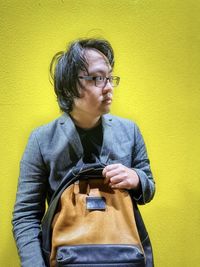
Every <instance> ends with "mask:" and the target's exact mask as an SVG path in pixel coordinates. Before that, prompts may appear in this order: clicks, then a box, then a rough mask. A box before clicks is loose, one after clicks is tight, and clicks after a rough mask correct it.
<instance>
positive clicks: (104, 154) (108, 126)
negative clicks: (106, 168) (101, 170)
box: [100, 115, 113, 164]
mask: <svg viewBox="0 0 200 267" xmlns="http://www.w3.org/2000/svg"><path fill="white" fill-rule="evenodd" d="M102 126H103V144H102V149H101V154H100V161H101V162H102V163H104V164H107V163H108V160H109V156H110V153H111V151H113V133H112V118H111V116H109V115H103V116H102Z"/></svg>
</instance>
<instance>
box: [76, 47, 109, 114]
mask: <svg viewBox="0 0 200 267" xmlns="http://www.w3.org/2000/svg"><path fill="white" fill-rule="evenodd" d="M85 57H86V59H87V63H88V73H87V72H85V71H80V73H79V76H94V77H96V76H103V77H110V76H111V75H112V68H111V66H110V64H109V61H108V59H107V58H106V57H105V56H104V55H103V54H102V53H101V52H99V51H97V50H94V49H88V50H87V51H86V53H85ZM80 82H81V84H82V86H83V88H79V90H80V98H76V99H74V105H73V111H72V112H78V113H79V114H82V115H86V116H87V115H89V116H92V117H93V116H94V118H95V117H98V116H101V115H102V114H105V113H108V112H109V111H110V105H111V103H112V95H113V87H112V85H111V84H110V82H109V81H108V82H107V83H106V85H105V86H104V87H97V86H96V85H95V81H94V80H84V79H81V80H80Z"/></svg>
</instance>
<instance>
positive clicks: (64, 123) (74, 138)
mask: <svg viewBox="0 0 200 267" xmlns="http://www.w3.org/2000/svg"><path fill="white" fill-rule="evenodd" d="M60 124H61V127H62V129H63V132H64V134H65V135H66V137H67V139H68V142H69V143H70V144H71V146H72V148H73V150H74V152H75V153H76V154H77V156H78V158H81V157H82V156H83V147H82V144H81V140H80V138H79V134H78V132H77V130H76V128H75V125H74V123H73V121H72V119H71V118H70V116H69V115H67V114H66V113H64V114H63V116H61V119H60Z"/></svg>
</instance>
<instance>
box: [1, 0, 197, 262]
mask: <svg viewBox="0 0 200 267" xmlns="http://www.w3.org/2000/svg"><path fill="white" fill-rule="evenodd" d="M199 12H200V2H199V1H194V0H183V1H178V0H170V1H164V0H135V1H134V0H123V1H114V0H110V1H109V0H107V1H100V0H96V1H92V0H84V1H80V0H79V1H78V0H77V1H69V0H68V1H67V0H62V1H61V0H60V1H59V0H49V1H48V0H7V1H1V3H0V34H1V42H0V49H1V60H0V64H1V72H0V83H1V84H0V132H1V139H0V152H1V154H0V179H1V186H0V236H1V238H0V239H1V245H0V250H1V251H0V253H1V254H0V266H6V267H18V266H20V265H19V260H18V256H17V251H16V248H15V245H14V241H13V238H12V233H11V224H10V220H11V212H12V208H13V204H14V200H15V193H16V186H17V178H18V172H19V168H18V165H19V160H20V158H21V155H22V153H23V150H24V147H25V144H26V142H27V138H28V136H29V134H30V131H31V130H32V129H33V128H34V127H36V126H38V125H41V124H43V123H46V122H48V121H50V120H51V119H53V118H55V117H56V116H58V115H59V111H58V108H57V104H56V100H55V96H54V93H53V90H52V87H51V85H50V84H49V81H48V66H49V62H50V59H51V57H52V56H53V55H54V53H55V52H57V51H58V50H62V49H64V47H65V44H66V42H68V41H70V40H72V39H75V38H77V37H85V36H104V37H105V38H107V39H109V40H110V42H111V43H112V44H113V47H114V49H115V52H116V69H115V73H116V74H118V75H120V76H121V85H120V87H119V88H117V89H116V93H115V101H114V103H113V107H112V113H114V114H117V115H120V116H124V117H128V118H131V119H134V120H135V121H136V122H137V123H138V124H139V126H140V128H141V130H142V132H143V135H144V137H145V140H146V143H147V147H148V152H149V156H150V158H151V162H152V169H153V172H154V176H155V179H156V183H157V195H156V197H155V199H154V201H153V202H151V203H150V204H148V205H146V206H144V207H142V208H141V210H142V213H143V216H144V219H145V221H146V225H147V227H148V230H149V233H150V235H151V240H152V243H153V247H154V254H155V263H156V266H157V267H171V266H175V267H198V266H199V262H200V254H199V249H198V245H199V242H200V234H199V225H200V212H199V195H200V182H199V166H200V160H199V153H198V152H199V151H198V150H199V145H200V142H199V138H198V137H199V130H200V106H199V100H200V88H199V83H200V78H199V67H200V61H199V59H200V52H199V40H200V30H199V27H200V17H199ZM27 267H28V266H27Z"/></svg>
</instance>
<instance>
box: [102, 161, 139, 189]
mask: <svg viewBox="0 0 200 267" xmlns="http://www.w3.org/2000/svg"><path fill="white" fill-rule="evenodd" d="M102 174H103V176H104V177H105V183H109V185H110V186H111V188H113V189H115V188H116V189H138V188H139V184H140V180H139V177H138V175H137V173H136V172H135V171H134V170H132V169H130V168H128V167H126V166H124V165H122V164H120V163H119V164H111V165H108V166H106V167H105V168H104V169H103V172H102Z"/></svg>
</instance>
